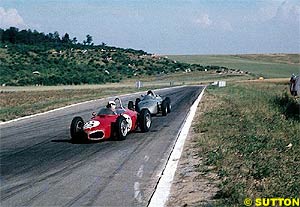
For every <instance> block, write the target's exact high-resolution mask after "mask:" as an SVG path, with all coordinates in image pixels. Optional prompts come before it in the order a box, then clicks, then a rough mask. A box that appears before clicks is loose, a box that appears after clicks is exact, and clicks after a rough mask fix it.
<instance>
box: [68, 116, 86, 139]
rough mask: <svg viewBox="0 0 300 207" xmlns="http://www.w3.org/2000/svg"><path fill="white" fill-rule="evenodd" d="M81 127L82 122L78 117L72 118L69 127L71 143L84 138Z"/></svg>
mask: <svg viewBox="0 0 300 207" xmlns="http://www.w3.org/2000/svg"><path fill="white" fill-rule="evenodd" d="M83 125H84V121H83V119H82V118H81V117H80V116H76V117H74V118H73V120H72V122H71V126H70V133H71V138H72V141H80V140H82V139H83V138H84V131H83Z"/></svg>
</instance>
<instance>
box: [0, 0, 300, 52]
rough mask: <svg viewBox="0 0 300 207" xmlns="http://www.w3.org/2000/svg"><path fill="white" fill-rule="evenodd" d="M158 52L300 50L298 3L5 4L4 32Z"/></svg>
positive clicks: (23, 0) (15, 0)
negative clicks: (88, 40)
mask: <svg viewBox="0 0 300 207" xmlns="http://www.w3.org/2000/svg"><path fill="white" fill-rule="evenodd" d="M11 26H14V27H17V28H19V29H32V30H34V29H36V30H37V31H39V32H44V33H50V32H51V33H53V32H55V31H58V32H59V34H60V35H61V36H63V35H64V34H65V33H68V34H69V35H70V37H71V38H72V37H77V39H78V40H79V41H80V42H82V41H83V40H84V39H85V37H86V35H87V34H89V35H91V36H92V37H93V42H94V44H101V43H102V42H104V43H106V44H107V45H110V46H116V47H123V48H134V49H142V50H145V51H147V52H150V53H156V54H247V53H248V54H249V53H252V54H253V53H300V1H299V0H227V1H225V0H127V1H126V0H123V1H121V0H89V1H87V0H0V28H2V29H6V28H9V27H11Z"/></svg>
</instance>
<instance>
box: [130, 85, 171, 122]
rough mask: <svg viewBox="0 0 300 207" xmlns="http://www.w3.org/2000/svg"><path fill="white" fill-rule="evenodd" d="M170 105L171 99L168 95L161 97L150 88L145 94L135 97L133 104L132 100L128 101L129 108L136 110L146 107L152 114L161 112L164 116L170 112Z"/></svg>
mask: <svg viewBox="0 0 300 207" xmlns="http://www.w3.org/2000/svg"><path fill="white" fill-rule="evenodd" d="M171 107H172V106H171V99H170V98H169V97H166V98H165V99H163V98H162V97H160V96H159V95H157V94H155V93H154V91H151V90H150V91H148V92H147V94H146V95H141V98H137V99H136V100H135V104H134V103H133V101H129V102H128V108H129V109H132V110H133V109H134V110H135V111H137V112H140V111H142V110H143V109H148V110H149V112H150V113H151V114H152V115H156V114H159V113H162V115H163V116H166V115H167V114H168V113H170V112H171Z"/></svg>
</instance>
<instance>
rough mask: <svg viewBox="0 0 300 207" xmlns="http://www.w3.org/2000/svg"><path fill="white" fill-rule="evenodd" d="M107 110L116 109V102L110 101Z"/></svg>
mask: <svg viewBox="0 0 300 207" xmlns="http://www.w3.org/2000/svg"><path fill="white" fill-rule="evenodd" d="M106 107H107V108H111V109H112V110H115V109H116V102H114V101H109V102H108V103H107V105H106Z"/></svg>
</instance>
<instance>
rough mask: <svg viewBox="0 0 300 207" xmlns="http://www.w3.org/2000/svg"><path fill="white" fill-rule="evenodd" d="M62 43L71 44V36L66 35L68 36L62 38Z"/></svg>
mask: <svg viewBox="0 0 300 207" xmlns="http://www.w3.org/2000/svg"><path fill="white" fill-rule="evenodd" d="M61 41H62V42H63V43H70V42H71V40H70V36H69V34H68V33H66V34H65V35H64V36H63V37H62V39H61Z"/></svg>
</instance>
